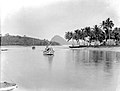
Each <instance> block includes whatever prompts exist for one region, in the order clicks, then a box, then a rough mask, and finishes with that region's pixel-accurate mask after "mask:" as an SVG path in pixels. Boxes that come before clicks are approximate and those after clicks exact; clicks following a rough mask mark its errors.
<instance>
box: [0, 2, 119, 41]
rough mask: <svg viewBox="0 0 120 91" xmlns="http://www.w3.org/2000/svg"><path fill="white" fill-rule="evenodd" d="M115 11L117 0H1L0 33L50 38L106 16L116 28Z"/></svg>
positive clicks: (116, 12) (116, 10)
mask: <svg viewBox="0 0 120 91" xmlns="http://www.w3.org/2000/svg"><path fill="white" fill-rule="evenodd" d="M119 10H120V0H2V1H1V13H0V15H1V18H0V19H1V33H2V34H3V35H4V34H6V33H9V34H11V35H21V36H23V35H26V36H30V37H35V38H39V39H48V40H50V39H51V38H52V37H53V36H55V35H60V36H61V37H64V35H65V32H67V31H74V30H75V29H81V28H84V27H86V26H90V27H93V26H94V25H95V24H97V25H99V24H100V23H101V22H102V21H103V20H106V19H107V18H108V17H110V18H111V20H113V22H114V24H115V26H117V27H120V12H119Z"/></svg>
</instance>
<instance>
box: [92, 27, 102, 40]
mask: <svg viewBox="0 0 120 91" xmlns="http://www.w3.org/2000/svg"><path fill="white" fill-rule="evenodd" d="M93 32H94V36H95V39H96V41H99V42H100V41H102V40H104V36H103V35H104V33H103V31H102V30H101V29H100V28H99V27H98V26H97V25H95V26H94V28H93Z"/></svg>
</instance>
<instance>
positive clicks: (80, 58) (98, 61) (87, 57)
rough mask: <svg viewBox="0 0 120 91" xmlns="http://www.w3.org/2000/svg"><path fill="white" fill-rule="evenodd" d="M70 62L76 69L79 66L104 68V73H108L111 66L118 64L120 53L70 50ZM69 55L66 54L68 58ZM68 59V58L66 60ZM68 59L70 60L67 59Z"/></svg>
mask: <svg viewBox="0 0 120 91" xmlns="http://www.w3.org/2000/svg"><path fill="white" fill-rule="evenodd" d="M71 55H72V60H71V61H73V62H74V63H75V65H76V67H77V66H80V65H81V64H84V65H95V66H100V65H102V66H103V67H104V71H106V72H110V70H111V69H112V64H114V63H117V62H120V52H114V51H99V50H83V49H80V50H78V49H73V50H71ZM69 56H70V54H68V57H69ZM67 59H68V58H67ZM69 59H70V58H69Z"/></svg>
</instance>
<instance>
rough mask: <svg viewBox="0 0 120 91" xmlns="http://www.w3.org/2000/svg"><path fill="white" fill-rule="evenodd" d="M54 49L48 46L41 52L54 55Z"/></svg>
mask: <svg viewBox="0 0 120 91" xmlns="http://www.w3.org/2000/svg"><path fill="white" fill-rule="evenodd" d="M54 52H55V51H54V50H53V48H52V47H50V48H45V50H44V51H43V54H44V55H54Z"/></svg>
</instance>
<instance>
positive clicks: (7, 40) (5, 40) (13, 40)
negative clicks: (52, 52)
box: [0, 35, 60, 46]
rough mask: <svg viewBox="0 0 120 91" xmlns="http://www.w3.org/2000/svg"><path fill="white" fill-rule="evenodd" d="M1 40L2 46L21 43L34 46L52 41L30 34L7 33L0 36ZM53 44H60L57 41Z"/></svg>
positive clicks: (52, 43)
mask: <svg viewBox="0 0 120 91" xmlns="http://www.w3.org/2000/svg"><path fill="white" fill-rule="evenodd" d="M0 37H1V38H0V42H1V44H0V45H2V46H5V45H21V46H32V45H38V46H44V45H47V44H49V43H50V41H48V40H46V39H43V40H42V39H37V38H31V37H28V36H19V35H17V36H13V35H5V36H0ZM51 45H60V44H59V43H57V42H51Z"/></svg>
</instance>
